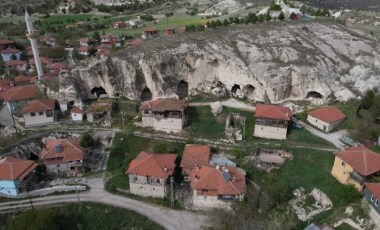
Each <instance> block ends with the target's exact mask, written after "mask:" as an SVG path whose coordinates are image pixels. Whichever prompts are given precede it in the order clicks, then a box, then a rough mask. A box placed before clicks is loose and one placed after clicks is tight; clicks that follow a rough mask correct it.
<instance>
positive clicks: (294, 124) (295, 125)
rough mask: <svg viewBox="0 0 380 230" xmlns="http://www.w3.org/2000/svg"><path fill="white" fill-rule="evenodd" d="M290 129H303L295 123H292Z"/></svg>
mask: <svg viewBox="0 0 380 230" xmlns="http://www.w3.org/2000/svg"><path fill="white" fill-rule="evenodd" d="M292 128H293V129H301V130H302V129H304V127H303V126H302V125H301V124H299V123H296V122H292Z"/></svg>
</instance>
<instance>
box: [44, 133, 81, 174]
mask: <svg viewBox="0 0 380 230" xmlns="http://www.w3.org/2000/svg"><path fill="white" fill-rule="evenodd" d="M84 155H85V150H84V149H83V148H82V147H81V146H80V140H79V138H67V139H54V140H49V141H47V143H46V145H45V146H44V147H43V149H42V151H41V154H40V157H41V159H42V160H43V161H44V163H45V165H46V170H47V172H48V173H55V174H68V175H76V174H78V173H83V159H84Z"/></svg>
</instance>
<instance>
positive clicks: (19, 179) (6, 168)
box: [0, 157, 37, 196]
mask: <svg viewBox="0 0 380 230" xmlns="http://www.w3.org/2000/svg"><path fill="white" fill-rule="evenodd" d="M36 167H37V163H36V162H34V161H30V160H24V159H19V158H14V157H0V195H6V196H17V195H19V194H20V192H22V190H24V189H25V187H26V185H27V184H28V182H29V181H30V180H31V179H32V178H33V172H34V169H35V168H36Z"/></svg>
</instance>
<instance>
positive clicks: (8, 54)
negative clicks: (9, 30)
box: [0, 47, 21, 62]
mask: <svg viewBox="0 0 380 230" xmlns="http://www.w3.org/2000/svg"><path fill="white" fill-rule="evenodd" d="M0 54H1V57H2V58H3V62H7V61H11V60H20V57H21V51H20V50H18V49H14V48H10V47H8V48H6V49H5V50H2V51H1V52H0Z"/></svg>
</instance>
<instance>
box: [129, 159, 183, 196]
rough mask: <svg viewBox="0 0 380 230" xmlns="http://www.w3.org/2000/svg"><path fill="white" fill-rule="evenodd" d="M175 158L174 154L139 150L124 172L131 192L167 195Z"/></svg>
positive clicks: (147, 194)
mask: <svg viewBox="0 0 380 230" xmlns="http://www.w3.org/2000/svg"><path fill="white" fill-rule="evenodd" d="M176 158H177V155H176V154H155V153H149V152H141V153H140V154H139V155H138V156H137V157H136V158H135V159H134V160H133V161H132V162H131V163H130V164H129V167H128V170H127V172H126V174H127V175H128V178H129V189H130V191H131V193H132V194H136V195H139V196H151V197H160V198H164V197H167V196H168V194H169V191H170V181H169V180H170V178H171V177H172V176H173V174H174V170H175V166H176V165H175V160H176Z"/></svg>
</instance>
